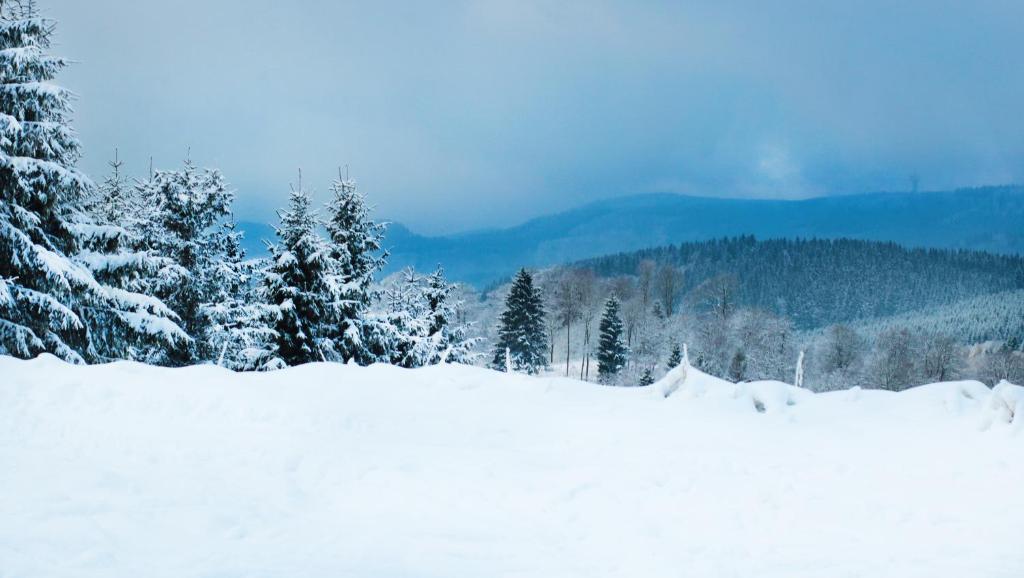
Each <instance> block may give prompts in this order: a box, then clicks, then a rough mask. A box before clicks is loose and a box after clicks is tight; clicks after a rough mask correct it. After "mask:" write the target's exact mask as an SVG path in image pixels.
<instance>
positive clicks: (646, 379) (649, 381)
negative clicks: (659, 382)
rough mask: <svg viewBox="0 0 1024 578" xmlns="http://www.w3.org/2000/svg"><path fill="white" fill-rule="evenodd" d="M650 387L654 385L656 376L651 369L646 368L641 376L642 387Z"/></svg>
mask: <svg viewBox="0 0 1024 578" xmlns="http://www.w3.org/2000/svg"><path fill="white" fill-rule="evenodd" d="M648 385H654V374H653V373H652V372H651V368H649V367H648V368H645V369H644V373H643V375H641V376H640V387H647V386H648Z"/></svg>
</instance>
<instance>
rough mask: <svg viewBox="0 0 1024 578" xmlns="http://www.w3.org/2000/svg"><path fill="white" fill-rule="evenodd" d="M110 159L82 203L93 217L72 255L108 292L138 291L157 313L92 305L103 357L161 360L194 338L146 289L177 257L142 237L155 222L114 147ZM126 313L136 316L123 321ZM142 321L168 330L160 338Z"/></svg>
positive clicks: (97, 342)
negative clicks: (140, 313) (105, 173)
mask: <svg viewBox="0 0 1024 578" xmlns="http://www.w3.org/2000/svg"><path fill="white" fill-rule="evenodd" d="M109 164H110V167H111V173H110V175H108V176H107V178H106V179H105V180H104V181H103V183H102V184H101V185H100V186H99V187H98V188H97V189H96V190H95V191H94V193H93V194H91V195H90V196H89V197H88V199H87V202H86V207H85V209H86V212H87V213H88V215H89V217H90V218H91V219H92V222H93V225H92V226H90V230H91V231H92V232H91V234H89V235H87V236H86V237H85V238H83V240H82V247H81V250H80V251H79V253H78V254H77V255H76V256H75V259H76V260H77V261H79V262H81V263H83V264H85V265H86V266H87V267H88V268H89V269H90V270H91V271H92V272H93V275H94V276H95V278H96V280H97V281H99V282H100V283H102V284H103V285H105V286H106V288H107V291H108V293H115V294H122V295H128V294H131V293H137V294H139V293H141V294H143V295H144V296H138V297H136V298H135V299H136V300H143V301H148V302H149V303H150V305H149V306H148V307H149V309H150V310H151V311H152V312H154V313H157V314H158V315H155V316H150V317H149V318H148V319H147V318H144V317H141V316H138V315H137V314H135V315H131V316H126V315H125V314H124V313H119V314H114V313H113V312H110V311H105V310H103V309H98V310H97V309H92V310H90V311H89V314H88V317H89V319H90V325H91V326H92V327H93V329H92V331H91V337H92V345H93V347H94V349H95V350H96V352H97V354H98V355H99V356H100V358H102V359H104V360H115V359H131V360H135V361H146V362H151V361H159V360H162V359H165V358H166V357H167V356H168V352H170V351H185V350H187V349H188V347H189V346H190V345H191V344H192V339H191V338H190V337H189V336H188V335H186V334H185V332H184V331H183V330H181V329H180V327H178V325H177V324H178V323H180V318H179V317H178V315H177V314H176V313H174V312H173V311H171V310H170V308H168V307H166V306H165V305H164V304H163V302H162V301H160V300H159V299H158V298H156V297H155V296H153V295H151V294H150V293H151V292H152V291H153V290H154V287H155V282H156V280H157V279H158V278H159V277H160V275H161V274H162V273H163V272H165V271H166V270H168V269H173V268H174V267H175V263H174V261H173V260H172V259H170V258H168V257H164V256H161V255H159V254H157V252H156V251H154V250H152V249H151V248H149V247H148V246H147V244H146V243H145V240H144V235H145V234H146V232H148V231H150V230H152V227H153V223H152V221H150V220H149V216H148V215H147V214H146V211H145V210H144V209H143V208H142V206H141V203H140V202H139V199H138V197H137V195H136V189H135V188H133V187H132V186H130V185H129V183H128V180H127V178H126V177H125V176H124V174H123V173H122V172H121V167H122V166H123V163H122V162H121V161H120V160H119V159H118V158H117V153H116V151H115V155H114V160H113V161H111V162H110V163H109ZM130 317H137V319H135V320H134V322H130V323H125V320H126V319H127V318H130ZM140 323H141V324H146V325H148V326H150V327H151V329H152V330H155V331H158V332H160V331H162V332H164V333H166V334H167V335H165V336H164V338H163V339H160V338H159V337H160V335H159V334H158V335H156V336H154V335H152V334H151V332H146V331H140V330H139V329H138V328H137V326H138V325H139V324H140Z"/></svg>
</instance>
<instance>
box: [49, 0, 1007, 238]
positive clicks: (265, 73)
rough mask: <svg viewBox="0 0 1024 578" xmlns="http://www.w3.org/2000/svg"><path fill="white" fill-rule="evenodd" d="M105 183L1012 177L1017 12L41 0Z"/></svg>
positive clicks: (526, 191) (412, 202)
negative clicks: (149, 172)
mask: <svg viewBox="0 0 1024 578" xmlns="http://www.w3.org/2000/svg"><path fill="white" fill-rule="evenodd" d="M40 4H41V5H42V6H43V9H44V12H45V13H46V14H47V15H49V16H51V17H54V18H56V19H58V20H59V21H60V26H59V29H58V38H57V40H58V46H57V52H59V53H60V54H62V55H65V56H68V57H70V58H72V59H74V60H76V61H77V64H76V65H75V66H74V67H73V68H72V69H71V70H69V71H68V72H67V73H66V74H65V75H64V77H63V78H62V81H63V83H64V84H66V85H68V86H70V87H71V88H73V89H74V90H75V91H76V92H78V93H79V95H80V100H79V102H78V103H77V104H76V109H77V115H76V126H77V127H78V129H79V132H80V133H81V136H82V138H83V141H84V143H85V150H86V158H85V159H84V160H83V167H84V168H85V169H86V170H88V171H89V172H90V174H92V175H93V176H94V178H96V180H100V179H101V178H102V176H103V174H102V173H103V170H104V169H105V160H106V158H107V157H109V156H110V155H111V154H112V150H113V148H114V146H119V147H120V149H121V156H122V157H123V158H124V159H125V160H126V161H127V162H128V163H129V168H130V169H131V170H132V171H133V172H135V173H138V174H141V173H143V172H144V171H145V170H146V165H147V163H148V160H147V159H148V158H149V156H150V155H152V156H154V157H155V159H156V164H157V166H158V167H172V166H176V165H177V164H179V162H180V160H181V159H182V158H183V157H184V155H185V153H186V150H187V149H188V148H189V147H191V155H192V157H193V158H194V159H195V160H197V161H198V162H200V163H202V164H206V165H215V166H219V167H220V168H221V169H222V170H223V171H224V172H225V173H226V175H227V176H228V178H229V179H230V181H231V182H232V183H233V185H234V186H235V187H236V188H237V189H238V190H239V213H240V216H241V217H242V218H248V219H252V218H256V219H260V220H263V219H268V218H270V215H271V213H270V208H271V207H274V206H277V205H280V204H282V203H283V202H284V199H285V193H286V191H287V188H288V183H289V182H291V181H294V180H295V174H296V172H297V169H298V168H299V167H301V168H302V169H303V171H304V174H305V175H306V181H307V183H310V184H311V185H312V186H313V188H315V189H316V190H317V191H319V192H320V193H321V194H323V193H324V191H325V190H326V189H327V187H328V185H329V183H330V179H331V177H332V175H334V174H335V173H336V167H337V166H338V165H339V164H349V165H350V166H351V170H352V174H353V176H355V177H356V178H357V180H358V181H359V183H360V185H361V187H362V188H363V189H364V190H365V191H366V192H367V193H369V194H370V196H371V199H372V201H373V203H375V204H376V205H377V207H378V212H379V213H380V214H381V215H382V216H385V217H388V218H391V219H394V220H398V221H402V222H405V223H408V224H410V225H411V226H412V227H413V228H415V229H418V230H421V231H429V232H448V231H456V230H463V229H466V228H472V227H480V226H491V225H506V224H511V223H515V222H517V221H520V220H522V219H525V218H528V217H531V216H535V215H538V214H541V213H546V212H549V211H551V210H554V209H562V208H566V207H569V206H574V205H577V204H579V203H581V202H585V201H587V200H590V199H596V198H603V197H608V196H614V195H622V194H631V193H641V192H652V191H659V192H665V191H668V192H683V193H692V194H702V195H716V196H759V197H802V196H813V195H823V194H841V193H849V192H861V191H873V190H905V189H907V188H909V182H910V175H911V174H915V173H916V174H919V175H920V179H921V184H922V187H925V188H946V187H955V186H966V185H979V184H996V183H1009V182H1019V181H1021V180H1022V179H1021V176H1022V172H1024V164H1022V161H1024V137H1022V135H1024V114H1021V107H1022V105H1024V74H1022V71H1024V50H1021V43H1022V42H1024V2H1020V1H1019V0H1002V1H1000V0H975V1H972V2H963V1H956V2H954V1H948V0H905V1H897V0H892V1H887V2H883V1H879V0H862V1H857V2H852V1H848V2H826V1H820V0H818V1H811V0H805V1H777V2H763V1H759V0H717V1H690V2H653V1H651V2H636V1H633V2H627V1H621V2H613V1H602V0H590V1H578V0H555V1H540V0H514V1H513V0H500V1H499V0H491V1H480V2H468V1H466V2H451V1H444V0H439V1H434V2H408V1H406V2H388V1H374V2H368V1H365V0H364V1H355V2H349V1H332V0H293V1H291V2H285V1H281V0H273V1H271V0H177V1H175V2H167V1H165V0H90V1H88V2H86V1H83V0H40Z"/></svg>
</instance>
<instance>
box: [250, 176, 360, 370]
mask: <svg viewBox="0 0 1024 578" xmlns="http://www.w3.org/2000/svg"><path fill="white" fill-rule="evenodd" d="M279 216H280V218H281V226H280V227H278V229H277V236H278V240H279V242H278V244H277V245H274V246H271V247H270V252H271V262H270V266H269V267H268V269H267V271H266V273H265V274H264V286H263V289H262V292H263V296H264V302H265V303H267V304H269V305H271V306H273V307H275V308H276V309H277V322H276V324H275V327H274V329H275V331H276V339H275V340H274V341H273V343H272V344H271V346H270V351H268V353H267V357H268V358H271V359H277V360H280V361H279V362H275V363H277V364H280V363H283V364H284V365H289V366H294V365H301V364H303V363H311V362H317V361H332V360H335V359H338V353H337V349H336V347H335V343H334V341H333V340H332V336H334V335H336V334H337V328H336V327H335V326H332V324H333V323H334V322H335V320H336V319H338V313H337V305H338V303H339V302H340V301H341V299H340V295H339V293H338V286H337V285H336V283H335V279H334V277H333V271H332V269H333V266H332V259H331V257H330V253H331V248H330V247H329V246H328V244H327V243H326V242H325V241H324V240H323V239H322V238H321V237H320V235H319V234H318V231H317V228H318V227H319V225H320V221H319V220H318V219H317V215H316V212H315V211H313V210H312V209H310V198H309V194H308V193H307V192H306V191H305V190H304V189H302V187H301V184H300V186H299V188H297V189H294V190H293V191H292V193H291V200H290V203H289V206H288V210H286V211H281V212H280V213H279Z"/></svg>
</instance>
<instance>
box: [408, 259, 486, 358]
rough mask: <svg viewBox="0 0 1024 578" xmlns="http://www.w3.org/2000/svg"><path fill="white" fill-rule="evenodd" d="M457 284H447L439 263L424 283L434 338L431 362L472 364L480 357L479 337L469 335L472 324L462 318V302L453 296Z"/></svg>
mask: <svg viewBox="0 0 1024 578" xmlns="http://www.w3.org/2000/svg"><path fill="white" fill-rule="evenodd" d="M454 291H455V285H453V284H451V283H448V281H447V280H446V279H445V277H444V269H443V268H442V267H441V266H440V265H439V266H438V267H437V269H436V270H435V271H434V272H433V273H431V274H430V275H428V276H427V278H426V280H425V281H424V284H423V291H422V295H423V300H424V301H425V303H426V310H427V315H428V320H429V327H428V335H429V336H430V337H431V338H432V339H433V340H434V341H435V345H434V347H435V351H436V359H432V360H431V363H439V362H447V363H464V364H470V363H472V362H473V360H474V359H475V358H476V357H477V356H476V354H475V353H474V349H475V347H476V345H477V343H478V342H479V340H478V339H474V338H471V337H469V326H468V325H467V324H466V323H464V322H462V321H461V320H460V319H459V308H460V307H461V306H462V302H460V301H455V300H454V299H453V292H454Z"/></svg>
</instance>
